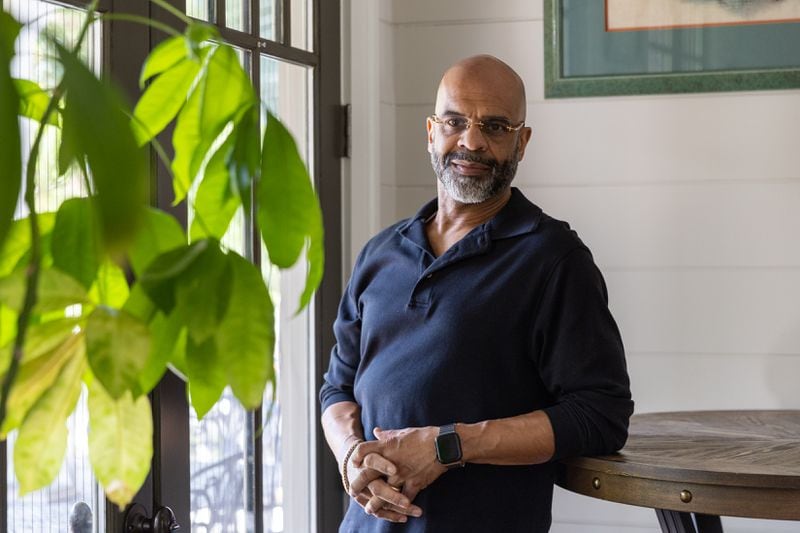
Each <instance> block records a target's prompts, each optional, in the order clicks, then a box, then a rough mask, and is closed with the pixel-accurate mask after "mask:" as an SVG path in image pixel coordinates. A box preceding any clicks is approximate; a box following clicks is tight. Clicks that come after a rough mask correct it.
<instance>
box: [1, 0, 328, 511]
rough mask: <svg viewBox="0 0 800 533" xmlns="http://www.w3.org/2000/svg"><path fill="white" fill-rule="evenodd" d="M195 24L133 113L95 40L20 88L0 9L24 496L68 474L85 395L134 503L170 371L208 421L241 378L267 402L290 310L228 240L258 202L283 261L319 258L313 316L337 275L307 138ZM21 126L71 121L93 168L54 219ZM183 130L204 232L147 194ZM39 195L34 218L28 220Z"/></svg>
mask: <svg viewBox="0 0 800 533" xmlns="http://www.w3.org/2000/svg"><path fill="white" fill-rule="evenodd" d="M158 3H159V5H162V3H161V2H158ZM162 7H165V8H168V7H169V6H166V5H162ZM176 15H179V16H181V17H183V15H181V14H177V13H176ZM95 17H97V14H95V13H93V11H92V10H90V11H89V14H88V15H87V20H86V25H85V26H84V33H85V29H86V27H88V24H89V23H90V22H91V21H92V20H93V19H94V18H95ZM183 18H184V20H185V21H186V22H187V24H188V25H187V28H186V30H185V32H184V33H182V34H178V33H175V34H174V35H172V36H171V37H170V38H168V39H167V40H165V41H163V42H162V43H161V44H160V45H159V46H158V47H156V48H155V49H154V50H153V51H152V53H151V54H150V55H149V57H148V58H147V60H146V62H145V64H144V65H143V67H142V74H141V84H142V87H143V88H144V87H145V86H146V87H147V88H146V89H145V90H144V93H143V94H142V96H141V98H140V99H139V101H138V102H137V103H136V106H135V108H134V109H133V110H129V109H126V105H125V103H124V101H123V99H122V98H121V97H120V96H119V94H118V93H117V91H116V90H115V89H114V87H112V86H111V85H110V84H109V83H107V82H106V81H104V80H101V79H98V78H97V77H96V76H95V75H94V74H93V73H92V72H91V70H90V69H89V68H87V67H86V66H85V65H84V64H83V63H82V62H81V60H80V59H79V56H78V53H77V48H78V47H79V46H80V40H79V44H78V47H75V49H68V48H67V47H66V45H64V44H61V43H54V47H55V50H56V53H57V59H58V61H59V62H60V63H61V65H62V66H63V73H64V74H63V78H62V79H61V81H60V83H59V84H58V86H57V87H54V88H40V87H39V86H37V85H36V84H35V83H33V82H31V81H29V80H19V79H13V78H12V77H11V74H10V70H9V63H10V61H11V59H12V57H13V55H14V39H15V36H16V35H17V33H18V31H19V28H20V26H19V24H18V23H17V22H16V21H14V20H13V18H12V17H11V16H9V15H8V14H6V13H4V12H2V11H0V146H2V147H3V149H2V151H0V192H1V193H2V194H0V376H1V377H2V383H3V389H2V398H0V437H2V438H6V437H7V436H8V434H9V433H10V432H12V431H18V435H17V441H16V445H15V447H14V465H15V471H16V476H17V479H18V480H19V484H20V490H21V492H23V493H26V492H30V491H33V490H37V489H39V488H42V487H44V486H46V485H48V484H49V483H50V482H51V481H52V480H53V479H54V477H55V476H56V475H57V473H58V471H59V468H60V466H61V464H62V462H63V459H64V454H65V451H66V442H67V428H66V420H67V417H68V416H69V415H70V414H71V413H72V411H73V410H74V408H75V405H76V403H77V400H78V397H79V395H80V392H81V390H82V388H83V386H84V385H85V386H86V388H87V389H88V395H89V400H88V405H89V415H90V426H91V428H90V434H89V447H90V457H91V462H92V467H93V469H94V472H95V475H96V477H97V479H98V480H99V481H100V483H101V484H102V485H103V486H104V487H105V490H106V494H107V496H108V498H109V499H110V500H111V501H113V502H115V503H116V504H117V505H119V506H120V507H123V506H125V505H126V504H127V503H128V502H130V501H131V499H132V497H133V496H134V494H135V493H136V491H137V490H138V489H139V487H140V486H141V484H142V483H143V482H144V479H145V477H146V475H147V472H148V470H149V468H150V460H151V456H152V427H153V425H152V414H151V407H150V403H149V400H148V397H147V393H148V392H149V391H150V390H151V389H152V388H153V387H154V386H155V385H156V384H157V383H158V381H159V380H160V378H161V376H162V375H163V374H164V372H165V371H166V370H167V368H171V369H172V370H174V371H175V372H177V373H179V375H181V376H183V377H184V378H185V380H186V382H187V390H188V393H189V395H190V399H191V404H192V406H193V407H194V409H195V410H196V411H197V414H198V416H200V417H202V416H203V415H204V414H205V413H207V412H208V410H209V409H210V408H211V407H212V406H213V405H214V404H215V403H216V401H217V400H218V399H219V397H220V395H221V393H222V391H223V389H224V388H225V387H226V386H230V387H231V389H232V391H233V393H234V394H235V396H236V397H237V398H238V399H239V401H240V402H241V403H242V405H244V406H245V407H246V408H248V409H253V408H256V407H258V406H259V405H260V403H261V401H262V397H263V394H264V389H265V387H266V385H267V383H268V382H271V381H273V380H274V379H275V374H274V369H273V358H272V356H273V349H274V342H275V332H274V325H273V306H272V302H271V301H270V296H269V292H268V290H267V287H266V285H265V283H264V280H263V278H262V274H261V271H260V269H259V267H257V266H256V265H254V264H253V263H251V262H250V261H248V260H247V259H246V258H244V257H241V256H240V255H238V254H236V253H235V252H233V251H231V250H227V249H225V248H224V247H223V246H222V245H221V244H220V240H221V239H222V236H223V235H224V234H225V232H226V231H227V229H228V226H229V225H230V223H231V220H232V218H233V216H234V214H235V213H236V211H237V210H238V209H239V208H240V207H243V208H244V210H245V211H246V212H247V213H248V214H249V213H250V211H251V210H252V209H255V218H256V220H257V221H258V226H259V230H260V232H261V236H262V238H263V241H264V244H265V246H266V249H267V251H268V254H269V258H270V260H271V261H272V263H273V264H274V265H276V266H278V267H280V268H286V267H289V266H291V265H293V264H294V263H295V262H297V261H298V259H299V258H301V257H302V256H303V252H304V251H305V257H306V258H307V261H308V275H307V280H306V289H305V290H304V292H303V294H302V296H301V300H300V308H302V307H303V306H305V305H306V304H307V303H308V302H309V301H310V298H311V296H312V294H313V292H314V290H315V289H316V287H317V286H318V284H319V282H320V279H321V277H322V269H323V252H322V218H321V214H320V209H319V204H318V201H317V198H316V195H315V193H314V190H313V188H312V185H311V181H310V179H309V176H308V174H307V171H306V169H305V167H304V165H303V163H302V160H301V158H300V155H299V153H298V151H297V147H296V146H295V143H294V140H293V139H292V137H291V135H290V134H289V133H288V131H287V130H286V128H285V127H284V126H283V125H282V124H281V123H280V122H279V121H278V120H277V119H276V118H275V117H274V116H272V115H271V114H269V113H267V122H266V128H265V129H264V134H263V136H262V135H261V130H260V125H259V116H260V114H261V103H260V101H259V99H258V97H257V96H256V93H255V90H254V88H253V86H252V84H251V82H250V80H249V79H248V77H247V74H246V73H245V71H244V70H243V69H242V67H241V65H240V63H239V59H238V57H237V55H236V53H235V51H234V50H233V48H231V47H230V46H228V45H226V44H224V43H223V42H222V40H221V38H220V36H219V35H218V33H217V31H216V30H215V29H214V28H213V27H211V26H208V25H205V24H201V23H196V22H191V21H189V20H188V19H186V18H185V17H183ZM19 116H25V117H28V118H32V119H34V120H37V121H39V123H40V126H39V129H40V132H39V136H41V130H43V129H44V128H59V129H60V131H61V144H60V148H59V153H58V171H59V173H64V172H66V171H67V170H68V169H69V168H76V167H77V168H79V169H80V170H81V172H82V173H83V175H84V179H85V181H86V187H87V190H88V191H90V193H89V196H88V197H86V198H75V199H71V200H68V201H66V202H64V203H63V204H62V205H61V207H60V208H59V209H58V212H56V213H36V211H35V205H34V196H33V189H34V187H35V183H34V175H35V172H36V169H35V165H36V161H37V159H38V158H37V157H36V154H37V153H38V150H39V144H38V139H37V141H36V142H35V143H34V145H33V148H32V150H31V151H32V154H30V157H29V158H28V161H29V163H28V168H27V169H23V168H22V160H23V159H22V157H21V154H20V151H21V148H20V146H21V144H20V130H19V118H18V117H19ZM172 122H174V123H175V128H174V134H173V136H172V146H173V148H174V158H173V159H172V160H171V161H168V164H169V167H170V169H171V172H172V176H173V188H174V191H175V197H176V203H179V202H182V201H187V195H188V194H189V191H190V190H192V188H193V187H196V194H195V195H194V203H193V209H194V220H193V223H192V225H191V227H190V228H189V231H188V234H187V232H185V231H184V229H183V228H182V226H181V224H180V223H179V222H178V221H177V220H176V219H175V218H174V217H173V216H172V215H170V214H169V213H167V212H165V211H162V210H158V209H155V208H153V207H150V206H148V205H147V201H146V193H145V190H146V188H147V183H148V180H149V176H148V170H147V169H148V164H147V161H148V157H149V155H148V154H149V150H150V146H149V145H150V144H151V143H155V142H156V141H155V139H156V136H157V135H158V134H159V133H160V132H162V131H163V130H164V128H165V127H166V126H167V125H169V124H170V123H172ZM157 148H159V149H158V152H159V153H160V154H161V155H162V157H164V156H163V152H164V151H163V150H162V149H160V147H157ZM23 174H24V176H23ZM23 184H24V185H23ZM21 190H22V191H24V193H25V203H26V205H27V208H28V211H29V216H28V217H26V218H23V219H20V220H14V212H15V208H16V205H17V200H18V197H19V194H20V191H21ZM251 198H254V199H255V202H254V203H252V202H251ZM132 428H135V430H134V429H132Z"/></svg>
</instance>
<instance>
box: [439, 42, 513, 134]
mask: <svg viewBox="0 0 800 533" xmlns="http://www.w3.org/2000/svg"><path fill="white" fill-rule="evenodd" d="M454 101H455V102H461V101H463V102H465V103H467V104H483V105H489V106H497V107H498V108H503V109H505V110H506V112H507V113H508V114H509V115H508V118H509V119H511V120H512V121H523V120H525V108H526V105H525V85H524V84H523V82H522V78H520V76H519V74H517V73H516V72H515V71H514V69H512V68H511V67H509V66H508V65H507V64H506V63H504V62H502V61H500V60H499V59H497V58H496V57H494V56H490V55H478V56H472V57H468V58H465V59H462V60H461V61H459V62H458V63H456V64H455V65H453V66H452V67H450V68H448V69H447V70H446V71H445V73H444V75H443V76H442V81H441V82H440V83H439V89H438V91H437V92H436V113H437V114H440V115H441V114H444V113H445V112H446V111H451V109H449V108H447V106H449V105H452V102H454Z"/></svg>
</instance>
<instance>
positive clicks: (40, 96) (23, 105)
mask: <svg viewBox="0 0 800 533" xmlns="http://www.w3.org/2000/svg"><path fill="white" fill-rule="evenodd" d="M14 86H15V87H16V88H17V94H18V95H19V104H20V105H19V114H20V115H21V116H23V117H28V118H30V119H33V120H35V121H37V122H41V121H42V118H43V117H44V114H45V111H46V110H47V106H48V105H49V104H50V95H49V94H48V93H47V91H45V90H44V89H42V88H41V87H39V85H38V84H36V83H34V82H32V81H30V80H23V79H19V78H14ZM47 124H50V125H52V126H58V114H57V113H51V114H50V116H49V117H47Z"/></svg>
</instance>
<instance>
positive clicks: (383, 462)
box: [362, 453, 397, 476]
mask: <svg viewBox="0 0 800 533" xmlns="http://www.w3.org/2000/svg"><path fill="white" fill-rule="evenodd" d="M362 464H363V465H364V466H366V467H367V468H371V469H373V470H377V471H378V472H380V473H381V474H384V475H386V476H393V475H395V474H396V473H397V467H396V466H394V463H392V462H391V461H389V460H388V459H386V458H385V457H384V456H382V455H378V454H377V453H371V454H369V455H367V456H366V457H364V460H363V461H362Z"/></svg>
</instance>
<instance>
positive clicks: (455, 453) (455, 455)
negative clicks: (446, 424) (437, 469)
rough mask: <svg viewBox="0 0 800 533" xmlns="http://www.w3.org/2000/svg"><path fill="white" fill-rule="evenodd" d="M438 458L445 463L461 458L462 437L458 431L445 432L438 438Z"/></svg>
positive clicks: (454, 461)
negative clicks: (460, 437) (459, 436)
mask: <svg viewBox="0 0 800 533" xmlns="http://www.w3.org/2000/svg"><path fill="white" fill-rule="evenodd" d="M436 458H437V459H438V460H439V462H440V463H442V464H444V465H447V464H450V463H456V462H458V461H460V460H461V439H459V438H458V435H457V434H456V433H445V434H444V435H439V436H438V437H437V438H436Z"/></svg>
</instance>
